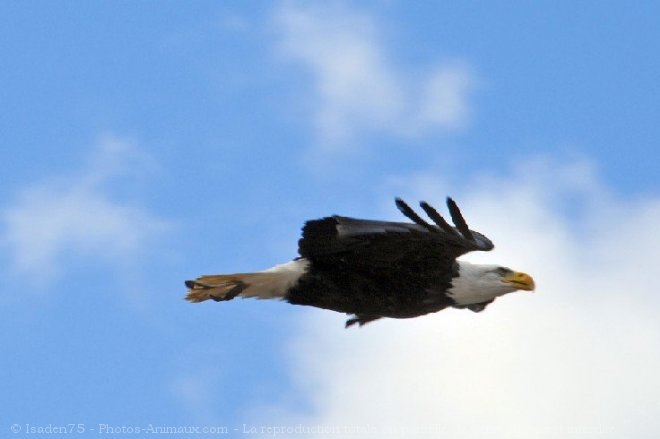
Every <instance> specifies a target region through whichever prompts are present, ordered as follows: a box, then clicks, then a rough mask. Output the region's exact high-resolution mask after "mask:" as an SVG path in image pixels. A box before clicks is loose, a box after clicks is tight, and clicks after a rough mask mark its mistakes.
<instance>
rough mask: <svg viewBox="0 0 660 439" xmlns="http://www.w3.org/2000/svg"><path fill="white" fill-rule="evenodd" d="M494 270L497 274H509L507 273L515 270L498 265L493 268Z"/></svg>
mask: <svg viewBox="0 0 660 439" xmlns="http://www.w3.org/2000/svg"><path fill="white" fill-rule="evenodd" d="M493 271H495V272H496V273H497V274H499V275H500V276H507V275H509V274H512V273H513V270H512V269H510V268H507V267H497V268H496V269H495V270H493Z"/></svg>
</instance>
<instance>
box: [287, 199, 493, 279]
mask: <svg viewBox="0 0 660 439" xmlns="http://www.w3.org/2000/svg"><path fill="white" fill-rule="evenodd" d="M396 205H397V207H398V208H399V209H400V210H401V212H402V213H403V214H404V215H406V216H407V217H408V218H410V219H411V220H413V221H414V222H415V224H411V223H399V222H388V221H373V220H362V219H355V218H347V217H342V216H333V217H328V218H323V219H320V220H313V221H308V222H307V223H306V224H305V227H304V228H303V237H302V239H301V240H300V241H299V243H298V251H299V253H300V256H302V257H305V258H308V259H310V260H312V261H314V262H315V263H320V264H324V263H325V264H350V265H352V266H371V267H374V268H375V267H383V268H386V267H393V266H399V267H400V266H402V265H403V266H411V268H412V266H414V265H417V264H419V263H420V262H423V261H425V260H435V261H443V262H445V263H447V262H453V261H454V260H455V259H456V258H457V257H459V256H461V255H463V254H465V253H468V252H471V251H475V250H481V251H488V250H492V249H493V247H494V246H493V243H492V242H491V241H490V240H489V239H488V238H486V237H485V236H484V235H482V234H480V233H478V232H475V231H473V230H470V229H469V228H468V226H467V223H466V221H465V219H464V218H463V216H462V215H461V212H460V210H459V209H458V206H457V205H456V203H454V201H453V200H452V199H451V198H448V199H447V205H448V207H449V211H450V214H451V217H452V220H453V222H454V224H455V225H456V227H452V226H451V225H449V224H448V223H447V221H445V219H444V218H443V217H442V216H441V215H440V214H439V213H438V212H437V211H436V210H435V209H433V208H432V207H431V206H430V205H428V204H427V203H425V202H421V203H420V205H421V207H422V208H423V209H424V211H425V212H426V213H427V215H428V216H429V218H431V219H432V220H433V222H434V223H435V224H429V223H428V222H426V221H425V220H424V219H422V218H421V217H420V216H419V215H417V214H416V213H415V211H413V210H412V209H411V208H410V206H408V205H407V204H406V203H405V202H404V201H403V200H401V199H399V198H397V199H396Z"/></svg>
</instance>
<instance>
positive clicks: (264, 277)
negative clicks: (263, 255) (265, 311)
mask: <svg viewBox="0 0 660 439" xmlns="http://www.w3.org/2000/svg"><path fill="white" fill-rule="evenodd" d="M307 265H308V262H307V260H306V259H297V260H295V261H291V262H289V263H286V264H281V265H276V266H275V267H273V268H270V269H268V270H264V271H260V272H257V273H238V274H219V275H209V276H201V277H198V278H197V279H195V280H188V281H186V287H188V294H187V295H186V300H188V301H189V302H193V303H197V302H203V301H205V300H208V299H213V300H215V301H216V302H220V301H224V300H231V299H233V298H234V297H236V296H241V297H255V298H257V299H283V298H285V297H286V293H287V292H288V290H289V288H291V287H292V286H293V285H295V284H296V282H297V281H298V279H299V278H300V276H302V275H303V274H304V272H305V270H306V269H307Z"/></svg>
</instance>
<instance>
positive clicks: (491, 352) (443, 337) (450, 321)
mask: <svg viewBox="0 0 660 439" xmlns="http://www.w3.org/2000/svg"><path fill="white" fill-rule="evenodd" d="M517 167H518V168H520V169H525V170H524V171H521V172H520V173H518V174H517V175H515V176H512V177H510V178H507V179H502V178H488V179H481V180H479V182H478V183H474V184H472V185H471V186H469V187H470V190H469V191H466V192H464V193H462V194H456V196H457V198H458V199H459V201H460V202H461V205H462V207H463V210H464V213H465V215H466V218H467V219H468V222H470V223H471V225H472V226H473V228H475V229H477V230H481V231H483V232H485V233H486V234H487V235H488V236H489V237H491V238H492V239H493V240H494V241H495V244H496V246H497V248H496V249H495V251H493V252H491V253H481V254H474V256H472V257H471V259H472V260H478V261H489V262H496V263H502V264H506V265H508V266H511V267H514V268H517V269H521V270H524V271H528V272H530V273H532V274H533V275H534V277H535V278H536V281H537V285H538V291H537V292H536V293H534V294H530V293H515V294H511V295H508V296H505V297H503V298H500V299H498V300H497V301H496V302H495V303H494V304H492V305H491V306H490V307H489V308H488V309H487V310H485V311H484V312H483V313H480V314H473V313H471V312H469V311H464V310H446V311H442V312H440V313H438V314H435V315H431V316H427V317H423V318H418V319H413V320H400V321H398V320H387V321H379V322H374V323H372V324H369V325H367V326H365V327H364V328H361V329H356V330H344V329H343V326H342V325H343V321H344V316H342V315H339V314H335V313H329V312H327V311H320V310H318V311H317V310H310V312H309V314H308V319H307V320H306V322H305V323H304V324H302V327H301V328H300V331H299V332H298V333H299V334H301V335H300V336H299V337H298V339H297V340H296V341H295V343H293V345H292V347H291V353H292V354H291V358H292V367H293V370H292V376H293V377H294V379H295V382H296V385H297V388H298V390H300V391H302V392H304V393H305V394H306V395H308V397H309V400H310V402H311V403H312V407H313V415H311V416H310V415H302V414H295V413H294V414H292V413H289V414H288V415H281V416H286V419H287V422H288V423H289V424H291V425H295V424H297V423H298V422H303V423H305V425H322V426H326V427H332V428H338V427H342V426H343V427H347V431H348V432H350V431H351V430H350V429H351V428H354V429H359V430H358V432H356V433H355V434H354V435H351V434H345V435H344V436H347V437H360V438H363V437H439V436H440V437H451V438H457V439H460V438H481V437H488V438H507V439H512V438H521V439H522V438H529V437H535V438H553V439H554V438H557V437H562V438H585V437H599V438H600V437H602V438H620V437H656V436H657V435H658V434H660V421H659V420H658V417H657V414H658V413H660V380H658V379H657V371H658V370H660V319H658V311H657V310H658V309H659V307H660V296H659V295H658V294H657V291H656V290H657V263H658V262H657V261H658V260H660V234H658V233H656V232H657V225H658V224H660V200H658V199H645V200H629V199H626V198H624V197H621V196H617V195H614V194H612V193H611V192H609V191H608V190H607V188H606V187H605V186H604V185H603V184H602V182H600V181H599V180H598V178H597V177H596V176H595V173H594V172H593V171H592V169H591V167H590V166H589V165H588V164H585V163H584V162H581V163H577V164H574V165H570V166H562V165H559V164H558V163H556V162H548V161H543V160H541V161H538V162H536V163H518V164H517ZM413 180H415V181H427V182H428V181H429V180H431V178H430V177H428V176H424V175H421V176H416V178H414V179H413ZM436 185H437V186H438V187H442V186H443V185H444V183H443V182H437V183H436ZM409 192H410V193H411V194H412V195H414V192H415V188H411V189H409ZM567 200H571V202H572V203H573V205H574V207H575V209H571V210H570V213H562V212H563V211H564V212H565V211H566V209H565V206H566V204H567V203H568V201H567ZM429 201H435V202H436V203H437V204H441V202H442V199H433V200H429ZM281 419H283V418H280V420H281ZM385 433H388V434H385ZM321 436H323V435H319V437H321Z"/></svg>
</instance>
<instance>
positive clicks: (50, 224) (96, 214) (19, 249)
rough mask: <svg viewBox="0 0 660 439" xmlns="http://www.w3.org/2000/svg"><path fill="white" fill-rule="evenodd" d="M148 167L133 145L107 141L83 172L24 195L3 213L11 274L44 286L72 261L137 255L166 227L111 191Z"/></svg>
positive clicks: (1, 240) (0, 238)
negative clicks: (120, 180)
mask: <svg viewBox="0 0 660 439" xmlns="http://www.w3.org/2000/svg"><path fill="white" fill-rule="evenodd" d="M148 162H149V160H148V158H147V157H146V156H145V155H144V154H142V153H140V151H139V150H138V149H137V148H136V147H135V146H134V145H133V144H132V143H130V142H127V141H123V140H119V139H115V138H110V137H108V138H105V139H103V140H102V141H101V142H99V144H98V145H97V147H96V149H95V151H94V154H93V156H92V157H91V161H90V163H89V164H88V166H87V167H86V169H84V170H83V172H81V173H78V174H76V175H73V176H66V177H54V178H51V179H50V180H46V181H44V182H41V183H35V184H33V185H31V186H29V187H27V188H25V189H24V190H21V191H20V192H19V194H18V196H17V197H16V200H15V202H14V203H13V204H11V205H9V206H6V207H4V208H3V209H2V210H1V211H0V224H2V229H1V232H0V245H1V247H2V248H3V249H4V251H5V252H7V253H8V255H9V262H10V271H11V272H12V273H13V274H15V275H19V276H21V277H22V278H24V279H27V280H28V281H30V282H34V283H37V284H42V285H43V284H46V283H48V282H49V281H51V280H53V278H55V277H56V276H57V275H58V274H60V273H61V272H62V270H63V268H64V267H63V264H64V262H63V261H70V260H71V258H90V257H91V258H98V259H102V260H106V261H107V260H111V261H114V262H117V263H120V262H123V261H125V259H126V258H129V257H131V256H134V255H136V254H137V253H138V252H139V251H140V250H141V249H142V247H143V245H144V244H145V241H146V240H147V239H148V238H149V237H151V236H152V235H153V234H154V233H157V232H159V231H161V230H163V228H164V227H165V226H166V224H165V222H164V221H162V220H160V219H158V218H156V217H155V216H153V215H152V214H150V213H149V212H148V211H146V210H145V209H144V208H142V207H140V206H135V205H131V204H129V203H126V202H122V201H117V200H114V199H112V198H111V197H110V196H109V195H108V194H107V190H106V189H107V187H108V186H110V185H111V184H112V183H116V182H117V178H118V177H120V176H122V175H123V174H126V173H132V172H136V173H137V172H140V171H141V170H142V169H144V167H145V165H146V166H148Z"/></svg>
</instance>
